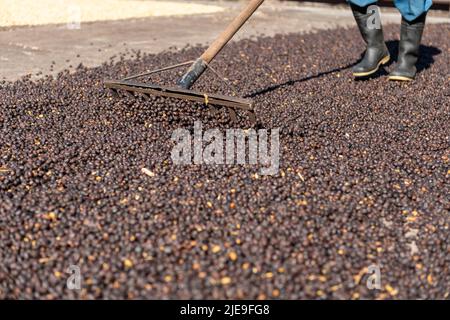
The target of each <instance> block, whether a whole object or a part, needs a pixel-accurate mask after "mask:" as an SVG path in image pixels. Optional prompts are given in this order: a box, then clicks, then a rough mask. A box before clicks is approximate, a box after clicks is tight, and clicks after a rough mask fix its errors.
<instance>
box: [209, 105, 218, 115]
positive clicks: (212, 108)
mask: <svg viewBox="0 0 450 320" xmlns="http://www.w3.org/2000/svg"><path fill="white" fill-rule="evenodd" d="M208 108H209V112H210V113H211V115H212V116H213V117H214V116H216V115H217V113H218V112H219V108H217V107H215V106H208Z"/></svg>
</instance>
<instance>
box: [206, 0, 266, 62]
mask: <svg viewBox="0 0 450 320" xmlns="http://www.w3.org/2000/svg"><path fill="white" fill-rule="evenodd" d="M263 2H264V0H251V1H250V2H249V3H248V4H247V6H246V7H245V8H244V9H243V10H242V11H241V13H240V14H239V15H238V16H237V17H236V18H235V19H234V20H233V21H232V22H231V23H230V24H229V25H228V27H227V28H226V29H225V30H224V31H222V33H221V34H220V35H219V36H218V37H217V39H216V40H215V41H214V42H213V43H212V44H211V45H210V46H209V48H208V49H206V51H205V52H204V53H203V54H202V56H201V58H202V59H203V61H205V62H206V63H210V62H211V61H212V60H213V59H214V57H215V56H216V55H217V54H218V53H219V52H220V50H222V49H223V47H225V45H226V44H227V43H228V42H229V41H230V40H231V39H232V38H233V36H234V35H235V34H236V32H238V31H239V29H240V28H241V27H242V26H243V25H244V23H245V22H246V21H247V20H248V19H249V18H250V17H251V16H252V15H253V13H254V12H255V11H256V10H257V9H258V8H259V6H260V5H261V4H262V3H263Z"/></svg>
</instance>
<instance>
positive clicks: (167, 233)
mask: <svg viewBox="0 0 450 320" xmlns="http://www.w3.org/2000/svg"><path fill="white" fill-rule="evenodd" d="M449 32H450V25H449V24H439V25H427V28H426V30H425V34H424V38H423V46H422V47H421V52H422V55H421V58H420V61H419V64H418V69H419V72H418V75H417V78H416V80H415V81H413V82H409V83H399V82H389V81H387V78H386V74H387V72H388V71H389V70H390V69H392V67H393V64H391V65H389V66H387V70H384V71H381V72H379V73H378V74H377V75H375V76H373V77H371V78H370V79H363V80H358V81H355V80H354V79H353V78H352V75H351V66H352V64H354V63H355V62H357V61H358V59H359V57H360V54H361V53H362V52H363V50H364V44H363V42H362V40H361V38H360V35H359V33H358V31H357V30H356V29H355V28H351V29H337V30H327V31H321V32H317V33H313V34H305V35H297V34H291V35H279V36H275V37H261V38H258V39H257V40H242V41H239V42H234V43H231V44H230V45H229V46H227V48H226V49H225V50H224V51H223V52H222V53H221V54H220V55H219V56H218V57H217V59H216V60H215V61H214V62H213V63H212V66H213V67H214V68H215V69H216V70H217V71H218V72H219V73H220V74H222V75H223V76H225V77H226V78H227V79H228V80H227V81H223V79H220V78H219V77H218V76H216V75H215V74H213V73H212V72H211V71H207V73H206V74H205V75H204V76H203V77H202V78H201V79H200V80H199V82H198V83H197V84H196V85H195V88H196V89H197V90H201V91H204V92H219V93H224V94H232V93H233V92H235V93H237V94H239V95H242V96H246V97H251V98H252V99H253V100H254V103H255V107H256V110H257V114H258V118H259V122H260V127H261V128H267V129H273V128H280V169H279V172H278V174H276V175H268V176H263V175H261V174H260V170H259V169H260V168H259V166H258V165H248V164H247V165H208V164H192V165H176V164H174V163H173V161H172V158H171V150H172V148H173V146H174V142H173V141H172V140H171V136H172V132H173V131H174V130H176V129H179V128H188V129H190V130H192V128H193V126H194V122H195V121H201V122H202V124H203V127H204V129H206V128H218V129H219V130H225V129H227V128H230V127H235V128H246V127H248V125H249V122H248V119H247V118H246V116H245V114H242V113H240V114H239V115H240V119H241V120H240V121H239V122H238V123H234V124H230V122H229V115H228V114H227V112H226V111H225V110H222V111H220V112H219V113H218V114H216V115H214V114H211V113H210V112H208V107H205V106H203V105H202V104H198V103H191V102H186V101H179V100H174V99H165V98H161V97H151V98H150V99H145V97H141V96H138V97H130V96H126V95H123V96H122V97H121V98H119V99H117V98H114V97H112V96H111V95H110V93H108V91H107V90H106V89H105V88H104V86H103V79H117V78H120V77H125V76H127V75H130V74H134V73H141V72H144V71H145V70H149V69H154V68H158V67H163V66H167V65H170V64H175V63H179V62H183V61H186V60H190V59H195V58H196V57H197V56H198V55H199V54H200V53H201V52H202V50H203V49H204V48H201V47H198V46H195V47H186V48H184V49H180V50H171V51H166V52H162V53H160V54H157V55H150V54H143V53H141V52H132V53H131V55H132V56H131V55H130V54H127V55H125V54H123V55H120V56H117V57H113V58H111V59H110V60H109V61H108V62H106V63H105V64H103V65H102V66H100V67H97V68H86V67H84V66H82V65H80V66H78V67H77V68H76V71H75V72H71V73H70V72H69V71H65V72H62V73H60V74H59V75H58V76H57V77H51V76H46V77H44V78H42V79H40V80H37V81H31V79H30V78H23V79H22V80H20V81H17V82H14V83H12V82H1V83H0V85H1V87H0V97H1V98H0V123H1V126H0V298H21V299H32V298H41V299H57V298H81V299H94V298H104V299H118V298H126V299H134V298H153V299H162V298H189V299H199V298H214V299H216V298H224V299H228V298H235V299H241V298H246V299H304V298H311V299H365V298H369V299H370V298H379V299H398V298H421V299H427V298H441V299H448V298H449V294H450V285H449V284H450V270H449V266H450V246H449V243H450V231H449V224H450V215H449V211H450V205H449V193H450V183H449V178H450V166H449V157H450V137H449V133H450V130H449V129H450V77H449V74H450V63H449V53H450V42H449V38H448V34H449ZM385 35H386V39H388V46H389V48H390V50H391V52H392V57H393V58H395V57H396V51H397V49H396V48H397V45H398V41H397V40H396V39H398V37H399V26H388V27H386V28H385ZM183 71H184V70H173V71H170V72H167V73H163V74H159V75H156V76H152V77H151V78H148V79H144V80H145V81H152V82H156V83H165V84H173V83H175V82H176V80H177V78H178V77H179V76H180V75H181V74H182V73H183ZM226 82H227V83H226ZM378 276H379V277H378ZM78 280H79V281H78ZM78 284H79V287H78Z"/></svg>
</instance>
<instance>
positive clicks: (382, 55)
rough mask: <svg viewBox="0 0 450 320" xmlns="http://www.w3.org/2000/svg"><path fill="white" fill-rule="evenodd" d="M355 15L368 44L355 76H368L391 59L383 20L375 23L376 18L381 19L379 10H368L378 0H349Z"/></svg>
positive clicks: (355, 70) (356, 68) (354, 72)
mask: <svg viewBox="0 0 450 320" xmlns="http://www.w3.org/2000/svg"><path fill="white" fill-rule="evenodd" d="M348 2H349V3H350V7H351V9H352V12H353V16H354V17H355V20H356V24H357V25H358V28H359V31H360V33H361V36H362V37H363V39H364V41H365V42H366V44H367V49H366V52H365V54H364V57H363V59H362V60H361V61H360V62H359V63H358V64H356V65H355V66H354V67H353V75H354V76H355V77H366V76H369V75H371V74H373V73H375V72H376V71H377V70H378V69H379V68H380V66H381V65H382V64H385V63H387V62H388V61H389V59H390V57H389V51H388V49H387V47H386V44H385V43H384V37H383V28H382V26H381V21H378V23H376V24H373V20H374V19H379V15H378V14H377V12H375V13H374V12H372V11H371V10H368V9H369V7H370V6H371V5H373V4H375V3H376V2H377V1H376V0H348ZM373 15H376V16H373Z"/></svg>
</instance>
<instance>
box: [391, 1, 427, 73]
mask: <svg viewBox="0 0 450 320" xmlns="http://www.w3.org/2000/svg"><path fill="white" fill-rule="evenodd" d="M431 4H432V1H431V0H395V6H396V7H397V9H398V10H399V11H400V13H401V15H402V22H401V28H400V44H399V50H398V61H397V65H396V66H395V68H394V70H393V71H392V72H391V73H390V74H389V79H390V80H402V81H410V80H413V79H414V77H415V75H416V63H417V60H418V59H419V47H420V41H421V39H422V34H423V29H424V27H425V19H426V15H427V12H428V10H429V9H430V7H431Z"/></svg>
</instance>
